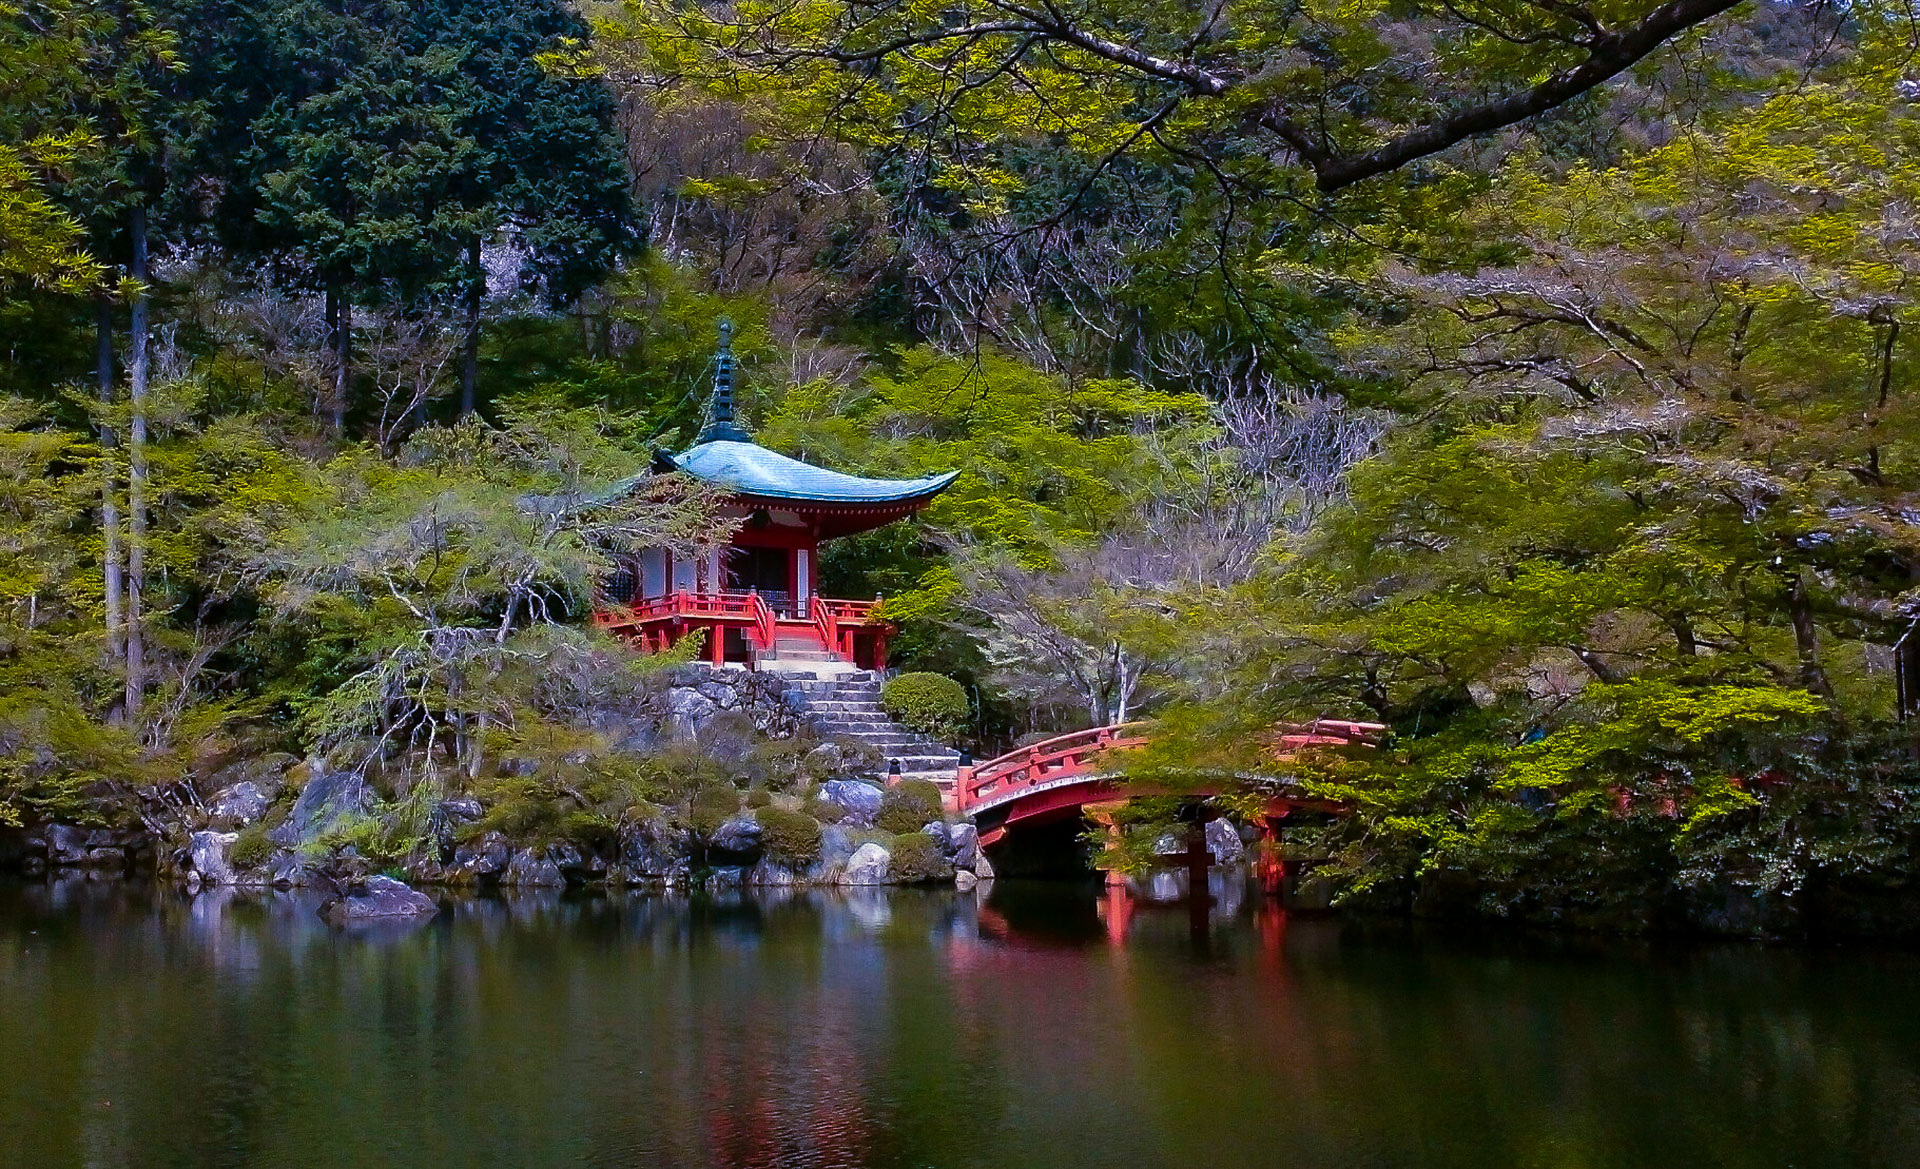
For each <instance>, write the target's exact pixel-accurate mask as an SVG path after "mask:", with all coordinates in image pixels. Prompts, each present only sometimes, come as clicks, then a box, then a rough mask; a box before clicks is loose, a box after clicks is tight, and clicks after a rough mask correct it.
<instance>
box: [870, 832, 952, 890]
mask: <svg viewBox="0 0 1920 1169" xmlns="http://www.w3.org/2000/svg"><path fill="white" fill-rule="evenodd" d="M882 827H884V825H883V826H882ZM887 854H888V856H889V857H890V858H891V860H890V861H889V862H888V865H887V873H888V875H889V876H891V877H892V878H893V879H894V880H896V881H899V882H901V883H903V884H909V885H911V884H921V883H924V882H928V881H944V880H951V879H952V878H953V866H952V865H949V864H948V863H947V858H946V855H945V854H944V853H942V852H941V851H940V842H939V841H937V840H935V839H934V838H933V837H931V836H928V835H927V834H926V833H924V832H902V833H900V834H898V835H896V836H894V837H893V839H891V840H889V841H887Z"/></svg>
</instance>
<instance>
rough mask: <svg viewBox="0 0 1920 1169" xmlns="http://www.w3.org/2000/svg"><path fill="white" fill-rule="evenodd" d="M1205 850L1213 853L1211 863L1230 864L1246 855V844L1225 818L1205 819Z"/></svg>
mask: <svg viewBox="0 0 1920 1169" xmlns="http://www.w3.org/2000/svg"><path fill="white" fill-rule="evenodd" d="M1207 851H1208V852H1209V853H1211V854H1213V863H1214V864H1217V865H1230V864H1233V863H1235V862H1236V861H1238V860H1240V859H1241V858H1242V857H1244V856H1246V855H1247V846H1246V845H1245V844H1242V843H1241V842H1240V834H1239V833H1238V832H1236V831H1234V828H1233V825H1232V824H1229V823H1228V822H1227V821H1225V820H1209V821H1207Z"/></svg>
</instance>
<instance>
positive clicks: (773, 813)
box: [753, 806, 820, 870]
mask: <svg viewBox="0 0 1920 1169" xmlns="http://www.w3.org/2000/svg"><path fill="white" fill-rule="evenodd" d="M753 818H754V819H755V820H757V821H759V824H760V832H761V841H762V843H763V846H764V847H765V848H766V850H767V855H768V856H769V857H771V858H772V859H773V860H775V861H777V862H779V863H780V864H783V865H785V866H787V867H788V868H790V869H795V870H798V869H804V868H806V867H807V866H808V865H810V864H812V863H813V862H814V861H817V860H819V859H820V822H819V821H818V820H815V819H814V818H813V817H812V816H809V815H807V814H806V813H804V812H790V811H788V810H787V809H785V808H776V807H772V806H768V807H764V808H761V809H759V810H758V811H756V812H754V814H753Z"/></svg>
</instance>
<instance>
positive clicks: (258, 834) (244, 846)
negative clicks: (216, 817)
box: [228, 824, 273, 869]
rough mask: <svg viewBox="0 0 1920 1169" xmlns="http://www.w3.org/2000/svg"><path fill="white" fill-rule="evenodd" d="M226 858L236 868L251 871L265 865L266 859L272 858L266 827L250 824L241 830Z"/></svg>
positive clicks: (271, 844)
mask: <svg viewBox="0 0 1920 1169" xmlns="http://www.w3.org/2000/svg"><path fill="white" fill-rule="evenodd" d="M228 856H229V857H230V858H231V859H232V861H233V864H234V867H236V868H241V869H252V868H258V867H259V866H261V865H263V864H266V863H267V860H268V858H270V857H271V856H273V842H272V841H270V840H268V839H267V826H266V825H265V824H250V825H248V826H247V827H245V828H242V829H241V830H240V835H239V837H238V839H236V840H235V841H234V842H233V848H232V850H231V851H230V852H229V853H228Z"/></svg>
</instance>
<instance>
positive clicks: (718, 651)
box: [707, 623, 727, 666]
mask: <svg viewBox="0 0 1920 1169" xmlns="http://www.w3.org/2000/svg"><path fill="white" fill-rule="evenodd" d="M707 639H708V640H709V641H710V642H711V643H712V644H711V645H709V646H708V647H707V653H708V656H709V657H710V658H711V659H712V661H713V664H714V665H716V666H722V665H725V664H726V662H727V631H726V628H725V627H724V626H722V625H719V624H717V623H716V624H713V625H709V626H707Z"/></svg>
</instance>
